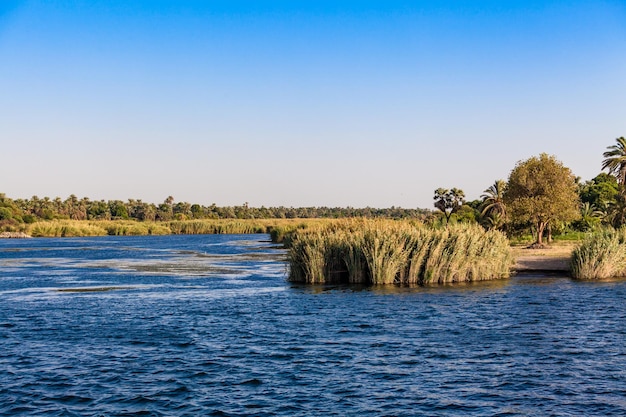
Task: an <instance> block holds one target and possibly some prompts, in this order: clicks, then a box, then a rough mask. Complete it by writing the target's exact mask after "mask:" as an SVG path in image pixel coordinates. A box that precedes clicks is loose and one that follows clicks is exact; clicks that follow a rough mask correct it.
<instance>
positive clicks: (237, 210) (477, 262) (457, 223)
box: [0, 137, 626, 284]
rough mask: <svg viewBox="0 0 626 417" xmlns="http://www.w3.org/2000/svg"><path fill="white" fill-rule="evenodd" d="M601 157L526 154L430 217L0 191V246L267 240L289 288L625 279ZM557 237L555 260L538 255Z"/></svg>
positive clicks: (622, 240)
mask: <svg viewBox="0 0 626 417" xmlns="http://www.w3.org/2000/svg"><path fill="white" fill-rule="evenodd" d="M603 157H604V159H603V160H602V164H601V169H602V170H603V171H606V172H600V173H599V174H598V175H597V176H596V177H594V178H593V179H591V180H589V181H585V182H582V181H581V180H580V179H579V178H577V177H576V176H575V175H574V174H573V173H572V172H571V170H570V169H569V168H567V167H565V166H564V165H563V164H562V163H561V162H560V161H558V160H557V159H556V157H554V156H551V155H547V154H541V155H539V156H535V157H531V158H529V159H527V160H524V161H520V162H518V163H517V164H516V166H515V167H514V168H513V169H512V170H511V172H510V174H509V177H508V179H507V180H503V179H499V180H496V181H494V182H493V184H492V185H491V186H489V187H488V188H487V189H485V192H484V194H483V195H481V197H480V199H477V200H473V201H466V200H465V194H464V192H463V190H460V189H458V188H450V189H447V188H443V187H441V188H438V189H437V190H435V193H434V197H433V198H434V207H435V210H428V209H404V208H397V207H391V208H387V209H376V208H369V207H368V208H361V209H355V208H351V207H348V208H328V207H305V208H293V207H290V208H286V207H273V208H271V207H270V208H266V207H260V208H254V207H250V206H249V205H248V204H247V203H244V204H243V205H241V206H234V207H218V206H216V205H215V204H213V205H211V206H202V205H199V204H190V203H187V202H175V201H174V198H173V197H171V196H170V197H167V198H166V199H165V200H164V201H163V203H161V204H152V203H145V202H142V201H141V200H133V199H130V200H128V201H126V202H123V201H119V200H113V201H104V200H100V201H91V200H90V199H88V198H86V197H85V198H82V199H78V198H77V197H76V196H74V195H71V196H70V197H68V198H67V199H65V200H62V199H61V198H59V197H56V198H54V199H50V198H48V197H44V198H39V197H37V196H33V197H32V198H30V199H15V200H13V199H11V198H9V197H7V196H6V195H5V194H1V193H0V233H1V234H0V238H2V237H4V238H18V237H27V236H33V237H66V236H67V237H69V236H104V235H164V234H214V233H269V234H270V235H271V238H272V240H273V241H274V242H284V243H285V244H286V246H287V247H288V248H289V262H290V266H291V272H290V280H292V281H295V282H307V283H328V282H355V283H357V282H358V283H373V284H391V283H395V284H427V283H433V282H437V283H444V282H457V281H474V280H479V279H497V278H503V277H506V276H508V275H509V272H510V271H511V269H513V270H515V271H526V270H555V271H563V270H569V271H571V274H572V276H573V277H575V278H578V279H604V278H609V277H614V276H625V275H626V230H625V229H624V227H626V138H624V137H619V138H617V139H616V142H615V144H614V145H611V146H608V147H607V151H606V152H604V154H603ZM342 219H343V220H342ZM555 241H558V242H559V245H556V247H560V248H561V250H560V251H559V252H558V254H557V252H555V251H554V250H552V249H550V250H548V251H546V249H547V248H551V247H552V248H553V247H555V245H554V242H555ZM563 242H569V243H565V244H564V243H563ZM511 246H512V247H513V250H512V251H511ZM522 247H523V248H524V249H520V248H522ZM524 250H526V251H528V252H526V253H524ZM531 251H534V252H531ZM513 258H516V259H517V261H516V262H514V261H513Z"/></svg>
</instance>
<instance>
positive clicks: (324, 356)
mask: <svg viewBox="0 0 626 417" xmlns="http://www.w3.org/2000/svg"><path fill="white" fill-rule="evenodd" d="M267 239H268V238H267V236H265V235H239V236H229V235H218V236H163V237H119V238H116V237H105V238H64V239H29V240H0V382H1V384H0V415H11V416H13V415H15V416H20V415H22V416H38V415H51V416H128V415H142V416H150V415H154V416H161V415H162V416H199V415H215V416H274V415H278V416H298V415H299V416H311V415H325V416H327V415H337V416H356V415H360V416H365V415H387V416H405V415H406V416H409V415H431V416H437V415H441V416H448V415H458V416H468V415H476V416H484V415H501V416H526V415H537V416H544V415H546V416H547V415H555V416H579V415H585V416H592V415H595V416H608V415H621V416H623V415H626V281H624V280H616V281H612V282H591V283H587V282H576V281H572V280H570V279H569V278H567V277H549V276H548V277H546V276H543V277H540V276H531V275H525V276H518V277H514V278H512V279H510V280H507V281H501V282H490V283H481V284H473V285H463V286H447V287H440V288H372V287H370V288H363V287H306V286H296V285H291V284H290V283H288V282H286V264H285V262H284V251H282V250H280V249H278V248H277V247H276V246H274V245H272V244H270V243H268V242H267V241H263V240H267Z"/></svg>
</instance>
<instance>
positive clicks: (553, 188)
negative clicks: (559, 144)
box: [503, 153, 580, 245]
mask: <svg viewBox="0 0 626 417" xmlns="http://www.w3.org/2000/svg"><path fill="white" fill-rule="evenodd" d="M503 197H504V198H503V201H504V203H505V204H506V206H507V207H508V211H509V215H510V216H511V219H512V220H513V221H514V222H519V223H525V222H529V223H532V224H534V225H535V227H536V232H537V240H536V243H537V244H538V245H542V244H543V234H544V231H545V230H546V227H547V226H548V225H549V224H550V222H555V221H562V222H569V221H572V220H576V219H577V218H578V216H579V215H580V213H579V209H578V205H579V197H578V186H577V184H576V178H575V177H574V175H573V174H572V171H571V170H570V169H569V168H567V167H565V166H563V164H562V163H561V162H559V161H558V160H557V159H556V158H555V157H554V156H550V155H547V154H545V153H542V154H541V155H539V157H532V158H529V159H527V160H526V161H520V162H518V163H517V165H516V166H515V168H513V170H512V171H511V174H510V175H509V180H508V183H507V187H506V190H505V192H504V195H503Z"/></svg>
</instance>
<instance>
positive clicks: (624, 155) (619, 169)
mask: <svg viewBox="0 0 626 417" xmlns="http://www.w3.org/2000/svg"><path fill="white" fill-rule="evenodd" d="M615 140H616V141H617V144H615V145H613V146H608V147H607V149H609V150H608V151H606V152H604V154H603V155H602V156H604V161H602V169H608V170H609V174H613V175H615V177H616V178H617V182H618V183H619V185H620V191H621V193H622V194H624V184H626V138H624V137H623V136H622V137H619V138H617V139H615Z"/></svg>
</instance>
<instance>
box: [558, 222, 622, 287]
mask: <svg viewBox="0 0 626 417" xmlns="http://www.w3.org/2000/svg"><path fill="white" fill-rule="evenodd" d="M570 269H571V273H572V276H573V277H574V278H578V279H606V278H611V277H618V276H626V229H623V228H622V229H620V230H612V229H608V230H602V231H600V232H595V233H592V234H589V235H588V236H587V237H586V238H585V239H584V240H583V242H582V243H581V244H580V246H579V247H577V248H576V249H574V251H573V252H572V260H571V264H570Z"/></svg>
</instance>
